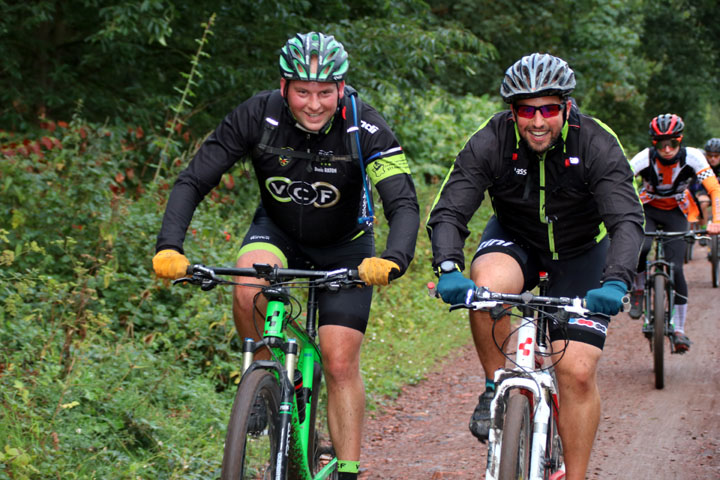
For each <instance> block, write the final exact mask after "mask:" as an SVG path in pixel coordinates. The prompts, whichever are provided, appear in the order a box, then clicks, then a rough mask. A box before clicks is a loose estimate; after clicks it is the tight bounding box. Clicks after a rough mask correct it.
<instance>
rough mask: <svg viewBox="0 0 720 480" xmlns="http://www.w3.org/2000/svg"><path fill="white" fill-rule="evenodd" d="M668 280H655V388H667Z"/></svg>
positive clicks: (656, 277)
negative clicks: (666, 328)
mask: <svg viewBox="0 0 720 480" xmlns="http://www.w3.org/2000/svg"><path fill="white" fill-rule="evenodd" d="M666 283H667V279H666V278H665V277H664V276H662V275H655V277H654V278H653V295H654V297H653V370H654V371H655V388H657V389H661V388H663V387H664V386H665V378H664V375H665V374H664V364H663V362H664V354H665V352H664V346H665V343H664V342H665V311H666V307H667V305H666V304H667V299H666V298H665V297H666V295H665V292H666Z"/></svg>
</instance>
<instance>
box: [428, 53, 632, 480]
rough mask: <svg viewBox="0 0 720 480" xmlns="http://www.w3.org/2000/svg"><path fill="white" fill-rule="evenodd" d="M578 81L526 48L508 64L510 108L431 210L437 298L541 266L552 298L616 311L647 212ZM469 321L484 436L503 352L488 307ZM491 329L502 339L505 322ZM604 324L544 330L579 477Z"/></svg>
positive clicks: (502, 282)
mask: <svg viewBox="0 0 720 480" xmlns="http://www.w3.org/2000/svg"><path fill="white" fill-rule="evenodd" d="M575 84H576V80H575V74H574V72H573V70H572V69H571V68H570V66H569V65H568V64H567V62H565V61H564V60H562V59H561V58H558V57H555V56H553V55H549V54H541V53H534V54H532V55H527V56H525V57H523V58H521V59H520V60H518V61H517V62H516V63H515V64H514V65H512V66H511V67H510V68H508V69H507V71H506V72H505V77H504V79H503V81H502V84H501V87H500V95H501V96H502V98H503V100H504V101H505V102H506V103H508V104H509V106H510V108H509V110H507V111H503V112H501V113H498V114H495V115H494V116H492V117H491V118H489V119H487V120H485V121H484V122H483V123H482V125H481V126H480V128H479V130H478V131H477V132H476V133H475V134H474V135H473V136H472V137H470V139H469V140H468V141H467V143H466V144H465V147H464V148H463V149H462V150H461V151H460V153H459V154H458V155H457V157H456V159H455V162H454V164H453V166H452V167H451V168H450V171H449V173H448V175H447V177H446V178H445V181H444V183H443V185H442V188H441V190H440V192H439V193H438V196H437V198H436V201H435V205H434V208H433V210H432V212H431V213H430V216H429V218H428V222H427V230H428V233H429V235H430V238H431V240H432V249H433V267H434V269H435V272H436V274H437V275H438V276H439V277H440V280H439V282H438V287H437V289H438V293H439V294H440V296H441V297H442V299H443V300H444V301H445V302H447V303H450V304H456V303H464V302H465V298H466V295H467V292H468V290H469V289H472V288H474V287H475V286H476V285H477V286H484V287H487V288H489V289H490V290H494V291H501V292H505V293H520V292H522V291H524V290H530V289H532V288H534V287H535V286H536V285H537V283H538V277H539V272H540V271H545V272H548V273H549V285H548V295H551V296H581V297H585V298H586V300H587V307H588V308H589V309H590V310H592V311H594V312H598V313H604V314H607V315H614V314H616V313H618V311H619V310H620V307H621V305H622V298H623V296H624V295H625V294H626V292H627V289H628V287H629V286H630V284H631V282H632V278H633V275H634V273H635V268H636V267H637V258H638V253H639V251H640V246H641V244H642V239H643V230H642V226H643V212H642V207H641V205H640V202H639V200H638V195H637V192H636V191H635V188H634V186H633V174H632V170H630V166H629V164H628V161H627V158H626V157H625V154H624V152H623V148H622V146H621V145H620V142H619V141H618V139H617V137H616V136H615V134H614V133H613V132H612V130H611V129H610V128H609V127H608V126H607V125H605V124H603V123H602V122H600V121H599V120H596V119H594V118H592V117H589V116H587V115H583V114H581V113H580V111H579V109H578V108H577V106H575V104H574V102H573V100H572V99H571V98H570V94H571V93H572V92H573V90H574V89H575ZM486 192H487V193H488V195H489V197H490V199H491V201H492V206H493V210H494V215H493V216H492V217H491V219H490V220H489V221H488V223H487V225H486V227H485V230H484V231H483V233H482V238H481V239H480V243H479V246H478V248H477V250H476V252H475V255H474V257H473V259H472V263H471V266H470V268H469V273H468V275H467V276H466V275H464V274H463V270H464V269H465V266H466V265H465V259H464V255H463V246H464V243H465V239H466V238H467V237H468V235H469V233H470V231H469V229H468V222H469V221H470V219H471V217H472V216H473V214H474V212H475V211H476V210H477V209H478V207H479V206H480V204H481V202H482V200H483V197H484V195H485V193H486ZM611 239H612V241H611ZM468 277H469V278H468ZM470 326H471V330H472V335H473V339H474V341H475V347H476V350H477V353H478V357H479V359H480V363H481V365H482V368H483V370H484V373H485V378H486V388H485V392H484V393H482V394H481V395H480V397H479V399H478V405H477V407H476V408H475V411H474V412H473V415H472V417H471V420H470V431H471V432H472V433H473V435H475V436H476V437H477V438H478V439H480V440H481V441H484V440H486V439H487V437H488V430H489V421H490V411H489V408H490V402H491V401H492V398H493V396H494V390H495V384H494V382H493V378H494V372H495V370H497V369H498V368H502V367H504V365H505V357H504V355H503V354H502V352H500V351H499V350H498V349H497V347H496V346H495V343H494V341H493V336H492V329H493V321H492V320H491V318H490V316H489V314H488V313H487V312H481V311H471V313H470ZM494 328H495V336H496V338H498V341H499V343H500V344H502V342H503V337H504V336H505V337H506V336H507V335H508V333H509V331H510V326H509V322H508V320H507V319H504V320H502V321H501V322H499V323H498V324H497V325H496V326H495V327H494ZM607 328H608V321H607V320H606V319H605V320H603V319H602V318H595V317H593V318H589V319H571V321H570V323H569V325H568V326H567V331H561V330H559V329H557V328H553V329H551V338H550V340H551V346H552V349H553V351H555V352H559V351H561V350H564V355H563V356H562V359H561V360H560V361H559V363H558V364H557V365H556V367H555V368H556V373H557V378H558V384H559V388H560V396H561V400H560V401H561V403H562V406H563V408H562V409H561V410H560V419H559V430H560V435H561V438H562V440H563V451H564V455H565V464H566V472H565V473H566V474H567V478H568V479H582V478H585V472H586V470H587V465H588V460H589V458H590V452H591V450H592V444H593V441H594V438H595V432H596V430H597V426H598V422H599V415H600V396H599V393H598V389H597V385H596V381H595V375H596V369H597V365H598V362H599V360H600V357H601V354H602V348H603V345H604V342H605V336H606V332H607ZM566 339H567V340H569V342H568V343H567V346H566ZM558 356H559V355H556V356H555V360H558V358H557V357H558ZM563 474H564V473H563Z"/></svg>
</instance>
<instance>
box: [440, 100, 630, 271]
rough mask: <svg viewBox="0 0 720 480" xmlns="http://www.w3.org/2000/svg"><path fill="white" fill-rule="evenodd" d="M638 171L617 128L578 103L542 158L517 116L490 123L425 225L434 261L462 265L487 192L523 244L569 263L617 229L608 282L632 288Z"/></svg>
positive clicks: (464, 154)
mask: <svg viewBox="0 0 720 480" xmlns="http://www.w3.org/2000/svg"><path fill="white" fill-rule="evenodd" d="M632 179H633V173H632V170H631V169H630V165H629V164H628V161H627V158H626V157H625V154H624V152H623V149H622V146H621V145H620V143H619V141H618V139H617V138H616V136H615V134H614V133H613V132H612V131H611V130H610V128H609V127H607V126H606V125H604V124H602V123H601V122H599V121H598V120H595V119H593V118H592V117H589V116H587V115H583V114H580V112H579V111H577V109H576V108H572V109H571V113H570V117H569V119H568V121H567V122H566V123H565V125H564V126H563V129H562V135H561V136H560V138H558V140H557V142H556V143H555V144H554V145H553V146H552V147H551V148H550V150H548V151H547V152H545V153H544V154H542V155H538V154H536V153H535V152H534V151H532V150H531V149H530V148H529V147H528V146H527V145H526V143H525V141H524V140H522V139H521V137H520V134H519V133H518V132H517V129H516V127H515V122H514V120H513V116H512V113H511V112H510V111H505V112H501V113H498V114H496V115H494V116H493V117H492V118H490V119H489V120H487V121H486V122H485V123H484V124H483V125H482V126H481V127H480V129H479V130H478V131H477V132H476V133H475V134H474V135H473V136H472V137H471V138H470V139H469V140H468V142H467V143H466V145H465V147H464V148H463V150H462V151H461V152H460V153H459V154H458V156H457V158H456V160H455V163H454V165H453V166H452V167H451V169H450V172H449V173H448V175H447V177H446V179H445V182H444V183H443V186H442V189H441V191H440V193H439V194H438V198H437V200H436V204H435V206H434V208H433V210H432V212H431V213H430V216H429V218H428V222H427V228H428V233H429V234H430V236H431V239H432V247H433V258H434V260H433V261H434V262H435V264H438V263H440V262H442V261H444V260H452V261H454V262H456V263H458V264H459V265H460V266H461V267H463V268H464V255H463V245H464V243H465V239H466V238H467V236H468V234H469V230H468V228H467V224H468V222H469V221H470V219H471V217H472V215H473V214H474V213H475V211H476V210H477V209H478V207H479V206H480V204H481V202H482V200H483V197H484V194H485V192H486V191H487V192H488V194H489V196H490V199H491V201H492V205H493V209H494V211H495V215H496V217H497V219H498V221H499V222H500V224H501V225H502V227H503V228H504V229H505V230H506V231H507V232H509V234H510V235H512V236H513V238H514V240H515V242H516V243H518V244H520V245H524V246H527V247H529V248H532V249H534V250H535V251H537V252H540V253H541V254H543V255H546V256H548V258H550V259H554V260H563V259H569V258H573V257H576V256H578V255H580V254H582V253H584V252H586V251H588V250H589V249H590V248H592V247H593V246H595V245H596V244H597V243H598V242H599V241H601V240H602V239H603V238H605V236H606V235H607V234H608V233H609V234H610V237H611V238H612V242H611V246H610V248H609V250H608V255H607V258H606V263H605V270H604V272H603V278H602V279H603V280H604V281H605V280H609V279H617V280H622V281H624V282H625V283H626V284H627V285H631V284H632V278H633V275H634V272H635V269H636V267H637V258H638V253H639V250H640V246H641V244H642V240H643V230H642V226H643V211H642V206H641V204H640V201H639V199H638V195H637V192H636V190H635V188H634V186H633V183H632Z"/></svg>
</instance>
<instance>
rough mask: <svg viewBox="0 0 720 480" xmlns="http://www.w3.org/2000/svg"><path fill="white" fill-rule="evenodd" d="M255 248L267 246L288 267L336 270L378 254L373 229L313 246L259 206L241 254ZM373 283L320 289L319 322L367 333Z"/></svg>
mask: <svg viewBox="0 0 720 480" xmlns="http://www.w3.org/2000/svg"><path fill="white" fill-rule="evenodd" d="M252 250H267V251H269V252H271V253H273V254H275V255H277V256H278V257H279V258H280V259H281V260H282V261H283V265H282V266H283V267H285V268H297V269H314V270H333V269H336V268H357V267H358V265H360V263H361V262H362V261H363V259H364V258H366V257H372V256H374V255H375V241H374V238H373V235H372V233H367V232H362V233H361V234H360V235H359V236H358V237H356V238H354V239H351V240H348V241H344V242H340V243H338V244H336V245H331V246H326V247H310V246H307V245H301V244H298V243H297V242H295V241H293V240H291V239H290V238H289V237H288V236H287V235H286V234H285V233H284V232H283V231H282V229H280V227H278V226H277V225H276V224H275V222H273V221H272V220H271V219H270V217H268V216H267V213H266V212H265V209H264V208H263V207H262V206H260V207H258V208H257V210H256V211H255V216H254V217H253V221H252V223H251V224H250V228H249V229H248V231H247V234H246V235H245V239H244V240H243V244H242V248H241V249H240V253H239V254H238V256H239V255H242V254H243V253H246V252H249V251H252ZM372 291H373V289H372V287H370V286H366V287H362V288H348V289H342V290H340V291H338V292H325V291H321V292H318V324H319V326H323V325H341V326H344V327H349V328H353V329H355V330H358V331H360V332H362V333H363V334H364V333H365V329H366V328H367V323H368V318H369V317H370V305H371V303H372Z"/></svg>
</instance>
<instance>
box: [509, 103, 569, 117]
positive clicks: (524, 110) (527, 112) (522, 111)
mask: <svg viewBox="0 0 720 480" xmlns="http://www.w3.org/2000/svg"><path fill="white" fill-rule="evenodd" d="M538 110H540V114H541V115H542V116H543V118H551V117H557V116H558V114H559V113H560V112H562V111H563V110H565V104H564V103H557V104H555V103H551V104H550V105H542V106H540V107H534V106H532V105H515V112H516V113H517V114H518V116H519V117H522V118H533V117H534V116H535V112H537V111H538Z"/></svg>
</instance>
